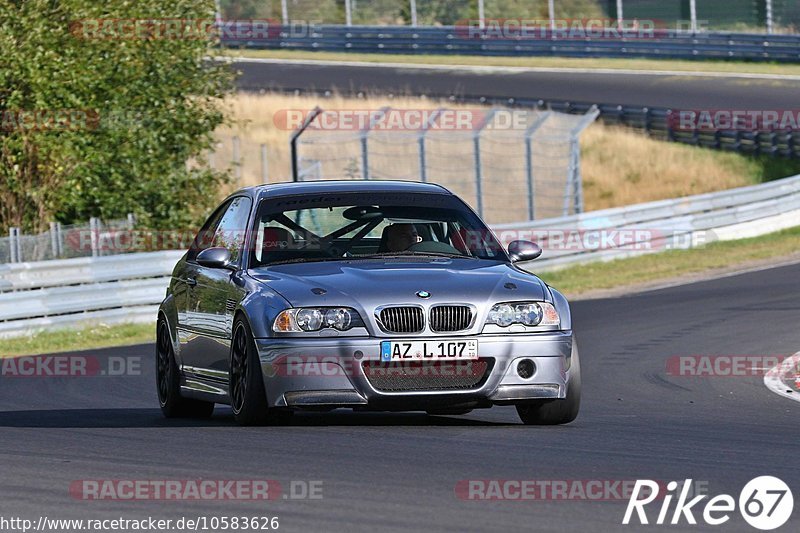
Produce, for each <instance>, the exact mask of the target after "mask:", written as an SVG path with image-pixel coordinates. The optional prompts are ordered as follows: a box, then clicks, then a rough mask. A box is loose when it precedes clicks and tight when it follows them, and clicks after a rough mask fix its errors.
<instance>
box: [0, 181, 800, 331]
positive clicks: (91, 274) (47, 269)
mask: <svg viewBox="0 0 800 533" xmlns="http://www.w3.org/2000/svg"><path fill="white" fill-rule="evenodd" d="M798 225H800V176H795V177H791V178H785V179H782V180H777V181H774V182H770V183H766V184H761V185H753V186H750V187H742V188H738V189H731V190H727V191H721V192H716V193H709V194H701V195H696V196H689V197H686V198H678V199H675V200H663V201H658V202H649V203H645V204H637V205H631V206H627V207H618V208H613V209H604V210H601V211H592V212H588V213H581V214H578V215H572V216H568V217H559V218H551V219H544V220H537V221H532V222H524V223H517V224H503V225H497V226H493V228H492V229H493V230H494V231H495V233H496V234H497V235H498V237H499V238H500V239H501V240H503V241H508V240H513V239H516V238H531V239H535V240H538V241H539V243H540V244H541V245H542V247H543V248H544V249H545V253H544V255H543V257H542V258H541V259H539V260H537V261H535V262H532V263H529V264H528V265H527V266H528V267H529V268H530V269H531V270H532V271H535V272H543V271H547V270H552V269H557V268H562V267H564V266H569V265H575V264H581V263H588V262H593V261H608V260H613V259H621V258H624V257H629V256H633V255H641V254H645V253H653V252H657V251H661V250H667V249H685V248H690V247H693V246H695V245H697V244H699V243H700V242H708V241H709V240H730V239H737V238H743V237H752V236H757V235H763V234H766V233H770V232H773V231H777V230H780V229H783V228H787V227H792V226H798ZM625 231H627V232H629V234H630V235H632V236H634V238H633V239H632V240H630V241H629V242H628V244H627V245H621V246H616V247H613V246H611V247H609V246H602V247H598V248H596V249H592V248H591V247H585V246H580V247H577V248H569V247H567V248H566V249H559V245H558V244H557V243H554V242H552V241H553V239H555V238H556V236H557V237H558V239H560V241H561V242H565V240H566V241H567V242H568V241H569V238H570V235H573V236H578V238H579V239H584V240H585V237H586V236H587V235H588V234H595V236H596V235H597V234H600V233H603V232H605V233H609V232H625ZM183 253H184V252H183V251H162V252H150V253H133V254H127V255H119V256H109V257H97V258H78V259H64V260H56V261H41V262H36V263H18V264H7V265H0V338H3V337H11V336H18V335H23V334H28V333H31V332H35V331H37V330H43V329H50V328H69V327H77V326H84V325H92V324H95V325H96V324H98V323H103V324H115V323H125V322H151V321H154V320H155V314H156V310H157V307H158V304H159V303H160V302H161V300H162V299H163V297H164V290H165V288H166V287H167V285H168V283H169V276H170V274H171V272H172V269H173V267H174V265H175V263H176V262H177V261H178V259H180V257H181V256H182V255H183Z"/></svg>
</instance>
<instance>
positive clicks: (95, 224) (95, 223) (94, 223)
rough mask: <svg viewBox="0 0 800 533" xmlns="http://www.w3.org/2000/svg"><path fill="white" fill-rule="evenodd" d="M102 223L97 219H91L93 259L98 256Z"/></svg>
mask: <svg viewBox="0 0 800 533" xmlns="http://www.w3.org/2000/svg"><path fill="white" fill-rule="evenodd" d="M99 222H100V221H99V220H98V219H97V217H92V218H90V219H89V235H90V236H91V239H92V240H91V242H92V257H97V256H98V248H99V247H100V246H99V242H98V239H99V237H100V223H99Z"/></svg>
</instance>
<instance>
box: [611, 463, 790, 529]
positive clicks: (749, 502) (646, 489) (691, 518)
mask: <svg viewBox="0 0 800 533" xmlns="http://www.w3.org/2000/svg"><path fill="white" fill-rule="evenodd" d="M691 486H692V480H691V479H687V480H686V482H685V483H683V484H682V485H679V484H678V482H676V481H670V482H669V483H668V484H667V487H666V494H660V493H659V483H657V482H655V481H651V480H649V479H644V480H642V479H639V480H637V481H636V484H635V485H634V487H633V494H631V498H630V500H629V501H628V507H627V509H625V516H624V518H623V519H622V523H623V524H626V525H627V524H630V523H631V521H632V520H633V523H634V524H635V523H636V521H637V520H638V522H639V523H640V524H649V523H650V522H649V520H652V512H651V515H650V516H649V517H648V514H647V511H645V507H646V506H647V505H649V504H651V503H653V502H654V501H656V500H657V499H661V506H660V510H659V511H658V517H657V518H656V520H655V522H654V523H655V524H659V525H662V524H672V525H676V524H681V523H683V521H684V520H685V523H687V524H692V525H695V524H697V518H696V517H695V513H697V514H699V515H700V516H701V517H702V520H703V521H704V522H705V523H706V524H708V525H711V526H719V525H722V524H724V523H726V522H727V521H728V520H730V518H731V514H732V513H734V512H735V511H736V510H737V503H738V510H739V513H740V514H741V515H742V518H744V520H745V521H746V522H747V523H748V524H750V525H751V526H753V527H754V528H756V529H761V530H764V531H766V530H771V529H776V528H779V527H780V526H782V525H783V524H785V523H786V522H787V521H788V520H789V517H790V516H791V515H792V510H793V509H794V497H793V496H792V491H791V490H790V489H789V486H788V485H786V483H784V482H783V481H782V480H780V479H778V478H776V477H773V476H760V477H757V478H755V479H752V480H750V481H749V482H748V483H747V485H745V486H744V488H743V489H742V492H741V493H739V500H738V502H737V501H736V500H735V499H734V497H733V496H731V495H729V494H720V495H718V496H714V497H713V498H710V499H708V500H707V501H705V502H703V500H705V499H706V498H708V495H707V494H701V495H699V496H694V497H693V498H691V499H689V498H690V494H689V489H690V487H691ZM679 487H680V489H679ZM642 495H644V496H643V497H642ZM676 497H677V499H676ZM673 500H675V507H674V509H671V507H672V502H673ZM701 502H703V504H701ZM657 506H658V504H656V506H654V507H657ZM653 510H655V509H651V511H653Z"/></svg>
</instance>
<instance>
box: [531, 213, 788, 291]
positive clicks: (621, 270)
mask: <svg viewBox="0 0 800 533" xmlns="http://www.w3.org/2000/svg"><path fill="white" fill-rule="evenodd" d="M798 251H800V227H796V228H791V229H787V230H784V231H780V232H777V233H771V234H769V235H764V236H762V237H753V238H750V239H739V240H735V241H723V242H715V243H711V244H708V245H706V246H703V247H701V248H694V249H691V250H672V251H668V252H661V253H655V254H648V255H643V256H639V257H632V258H628V259H619V260H616V261H609V262H596V263H591V264H586V265H578V266H573V267H569V268H565V269H563V270H557V271H553V272H543V273H541V274H539V276H540V277H541V278H542V279H543V280H545V281H546V282H547V283H548V284H550V285H552V286H554V287H556V288H557V289H558V290H560V291H562V292H564V293H565V294H567V295H568V296H577V295H580V294H581V293H585V292H587V291H591V290H597V289H612V288H617V287H624V286H629V285H636V284H640V283H648V282H656V281H659V280H669V279H672V278H676V277H679V276H683V275H687V274H697V273H701V272H704V271H708V270H713V269H719V268H725V267H735V266H737V265H745V264H747V263H752V262H757V261H763V260H768V259H772V258H776V259H777V258H781V257H785V256H788V255H791V254H793V253H797V252H798ZM531 270H532V271H533V272H535V271H536V269H535V266H532V268H531Z"/></svg>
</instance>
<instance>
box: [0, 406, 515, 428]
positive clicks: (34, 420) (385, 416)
mask: <svg viewBox="0 0 800 533" xmlns="http://www.w3.org/2000/svg"><path fill="white" fill-rule="evenodd" d="M509 425H518V424H517V423H506V422H493V421H486V420H475V419H473V418H468V417H465V416H430V415H427V414H425V413H419V412H404V413H387V412H349V411H347V410H341V411H332V412H327V413H314V412H303V413H297V414H296V415H295V416H293V417H292V419H291V421H290V422H289V424H288V425H287V426H286V427H315V426H445V427H453V426H509ZM221 426H236V421H235V420H234V419H233V413H232V412H231V411H230V409H227V408H219V407H218V408H217V409H216V410H215V411H214V415H213V416H212V417H211V418H208V419H187V418H172V419H167V418H164V417H163V416H162V414H161V411H160V410H159V409H40V410H20V411H0V427H8V428H69V429H73V428H158V427H221Z"/></svg>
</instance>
